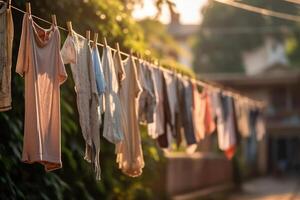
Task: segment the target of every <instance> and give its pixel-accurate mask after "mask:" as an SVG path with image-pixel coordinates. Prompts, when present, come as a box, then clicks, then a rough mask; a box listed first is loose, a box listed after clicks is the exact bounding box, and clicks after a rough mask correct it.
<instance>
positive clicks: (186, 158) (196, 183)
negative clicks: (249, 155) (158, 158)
mask: <svg viewBox="0 0 300 200" xmlns="http://www.w3.org/2000/svg"><path fill="white" fill-rule="evenodd" d="M167 159H168V161H167V177H166V179H167V181H166V182H167V193H168V194H169V195H170V196H174V195H178V194H185V193H190V192H194V191H197V190H200V189H204V188H208V187H213V186H217V185H220V184H224V183H225V184H226V183H230V184H231V183H232V165H231V161H228V160H227V159H226V158H225V157H223V156H219V155H215V154H208V153H205V154H202V153H195V154H193V155H187V154H175V155H168V156H167Z"/></svg>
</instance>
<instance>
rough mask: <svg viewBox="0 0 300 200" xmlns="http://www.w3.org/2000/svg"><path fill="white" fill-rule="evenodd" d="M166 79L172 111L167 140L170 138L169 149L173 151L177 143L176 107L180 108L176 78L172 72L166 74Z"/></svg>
mask: <svg viewBox="0 0 300 200" xmlns="http://www.w3.org/2000/svg"><path fill="white" fill-rule="evenodd" d="M164 79H165V82H166V90H167V99H168V104H169V107H170V108H169V109H170V119H169V123H168V124H167V138H168V147H169V149H172V144H173V143H176V142H177V140H176V126H175V124H176V120H175V119H176V116H175V115H176V107H177V106H178V102H177V96H176V92H177V85H176V84H177V80H176V76H175V74H173V73H170V72H166V71H165V72H164Z"/></svg>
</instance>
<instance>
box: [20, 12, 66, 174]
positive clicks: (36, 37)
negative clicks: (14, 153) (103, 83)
mask: <svg viewBox="0 0 300 200" xmlns="http://www.w3.org/2000/svg"><path fill="white" fill-rule="evenodd" d="M16 72H17V73H19V74H20V75H21V76H22V77H23V76H24V79H25V123H24V144H23V154H22V161H23V162H26V163H34V162H39V163H41V164H43V165H44V166H45V169H46V171H51V170H55V169H58V168H61V167H62V163H61V143H60V139H61V120H60V85H61V84H62V83H63V82H64V81H65V80H66V79H67V74H66V71H65V67H64V64H63V60H62V57H61V54H60V34H59V30H58V28H57V26H56V25H54V24H53V25H52V26H51V27H50V28H49V29H44V28H41V27H40V26H38V25H37V24H36V23H35V22H34V21H33V19H32V16H31V15H29V14H28V13H26V14H24V17H23V25H22V34H21V40H20V48H19V54H18V60H17V66H16Z"/></svg>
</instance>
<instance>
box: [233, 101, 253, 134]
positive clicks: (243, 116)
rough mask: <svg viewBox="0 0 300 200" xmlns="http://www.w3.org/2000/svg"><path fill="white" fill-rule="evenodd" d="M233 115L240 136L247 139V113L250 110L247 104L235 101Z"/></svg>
mask: <svg viewBox="0 0 300 200" xmlns="http://www.w3.org/2000/svg"><path fill="white" fill-rule="evenodd" d="M234 106H235V111H236V112H235V113H236V119H237V125H238V131H239V133H240V134H241V136H243V137H245V138H247V137H250V126H249V123H250V121H249V112H250V108H249V106H248V105H247V103H245V102H243V101H242V100H239V101H238V100H237V101H235V104H234Z"/></svg>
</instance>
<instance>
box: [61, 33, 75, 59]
mask: <svg viewBox="0 0 300 200" xmlns="http://www.w3.org/2000/svg"><path fill="white" fill-rule="evenodd" d="M60 53H61V56H62V59H63V62H64V64H71V63H72V64H75V63H76V62H77V54H76V47H75V43H74V41H73V40H72V38H71V36H68V37H67V39H66V40H65V43H64V45H63V47H62V49H61V51H60Z"/></svg>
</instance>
